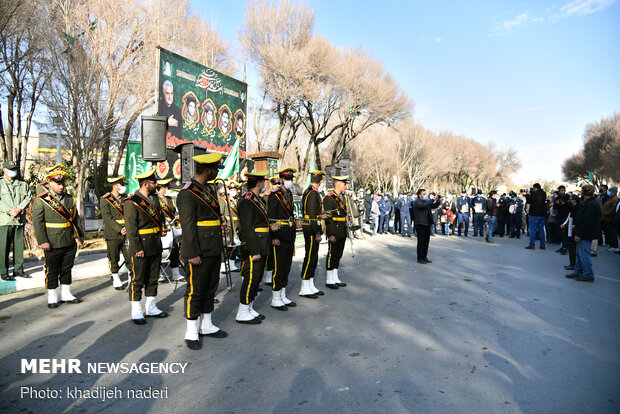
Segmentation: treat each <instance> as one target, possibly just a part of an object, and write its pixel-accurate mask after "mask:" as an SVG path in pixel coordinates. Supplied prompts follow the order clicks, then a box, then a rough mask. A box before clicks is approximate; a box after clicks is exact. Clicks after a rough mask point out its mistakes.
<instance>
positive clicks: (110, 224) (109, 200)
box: [99, 193, 131, 273]
mask: <svg viewBox="0 0 620 414" xmlns="http://www.w3.org/2000/svg"><path fill="white" fill-rule="evenodd" d="M126 199H127V196H124V195H122V194H121V195H120V198H116V197H115V196H114V195H113V194H111V193H107V194H105V195H104V196H103V197H101V201H100V202H99V208H100V209H101V216H102V217H103V237H104V239H105V243H106V247H107V251H108V261H109V263H110V272H111V273H118V271H119V268H120V266H119V265H118V262H119V261H120V258H121V257H120V253H121V251H122V252H123V259H124V260H125V263H126V264H127V268H130V267H131V257H130V256H129V251H128V250H127V243H126V240H127V239H126V238H125V235H124V234H121V230H122V229H123V227H125V216H124V215H123V214H124V213H123V202H124V201H125V200H126Z"/></svg>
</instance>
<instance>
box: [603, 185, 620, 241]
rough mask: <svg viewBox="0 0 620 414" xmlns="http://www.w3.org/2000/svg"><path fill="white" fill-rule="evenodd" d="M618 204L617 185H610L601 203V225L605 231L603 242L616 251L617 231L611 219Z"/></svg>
mask: <svg viewBox="0 0 620 414" xmlns="http://www.w3.org/2000/svg"><path fill="white" fill-rule="evenodd" d="M617 206H618V187H611V188H610V189H609V190H607V200H606V201H605V204H603V209H602V211H603V213H602V215H601V227H602V228H603V231H604V233H605V244H607V245H609V248H608V249H607V250H609V251H610V252H614V253H615V252H618V251H620V250H618V233H617V232H616V227H615V226H614V224H613V219H614V216H615V214H616V207H617Z"/></svg>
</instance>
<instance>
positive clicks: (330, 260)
mask: <svg viewBox="0 0 620 414" xmlns="http://www.w3.org/2000/svg"><path fill="white" fill-rule="evenodd" d="M346 241H347V238H346V237H344V238H342V239H339V238H336V241H335V242H333V243H332V242H329V243H328V244H329V247H328V250H327V260H326V261H325V264H326V266H327V270H333V269H338V266H340V259H342V252H343V251H344V244H345V242H346Z"/></svg>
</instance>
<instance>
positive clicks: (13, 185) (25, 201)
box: [0, 161, 32, 280]
mask: <svg viewBox="0 0 620 414" xmlns="http://www.w3.org/2000/svg"><path fill="white" fill-rule="evenodd" d="M2 168H3V170H4V176H3V177H2V178H0V275H2V280H14V279H15V276H17V277H24V278H30V276H28V275H27V274H26V273H25V272H24V223H25V222H26V218H25V217H26V212H25V211H24V210H25V209H26V207H28V205H29V204H30V200H32V194H30V188H28V184H26V182H25V181H23V180H20V179H19V178H18V177H17V176H18V174H19V170H18V168H17V165H15V163H14V162H13V161H5V162H4V164H2ZM11 244H12V245H13V263H14V266H13V277H11V276H9V252H10V250H11Z"/></svg>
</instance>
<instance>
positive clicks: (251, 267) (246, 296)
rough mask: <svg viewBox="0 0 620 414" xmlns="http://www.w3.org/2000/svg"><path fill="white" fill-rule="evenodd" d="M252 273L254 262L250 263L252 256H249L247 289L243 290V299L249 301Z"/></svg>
mask: <svg viewBox="0 0 620 414" xmlns="http://www.w3.org/2000/svg"><path fill="white" fill-rule="evenodd" d="M252 273H254V264H253V263H252V256H250V276H249V279H248V290H247V292H245V301H246V302H247V304H249V303H250V287H251V286H252Z"/></svg>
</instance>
